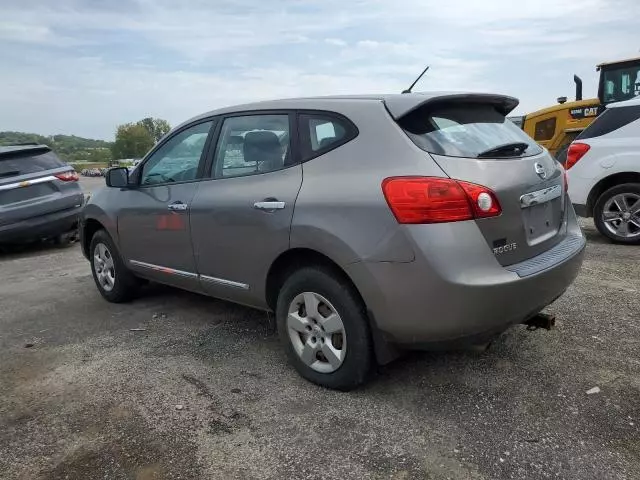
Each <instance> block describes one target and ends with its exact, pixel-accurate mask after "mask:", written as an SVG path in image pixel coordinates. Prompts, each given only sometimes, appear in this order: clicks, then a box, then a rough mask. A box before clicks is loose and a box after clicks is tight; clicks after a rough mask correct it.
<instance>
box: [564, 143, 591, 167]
mask: <svg viewBox="0 0 640 480" xmlns="http://www.w3.org/2000/svg"><path fill="white" fill-rule="evenodd" d="M590 148H591V147H590V146H589V145H587V144H586V143H576V142H574V143H572V144H571V145H569V150H567V163H566V165H565V168H566V169H567V170H569V169H570V168H571V167H573V166H574V165H575V164H576V163H578V160H580V159H581V158H582V157H584V154H585V153H587V152H588V151H589V149H590Z"/></svg>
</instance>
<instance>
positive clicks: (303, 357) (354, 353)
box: [276, 267, 373, 391]
mask: <svg viewBox="0 0 640 480" xmlns="http://www.w3.org/2000/svg"><path fill="white" fill-rule="evenodd" d="M335 315H337V317H336V316H335ZM276 321H277V326H278V334H279V337H280V340H281V342H282V345H283V346H284V348H285V351H286V353H287V357H288V358H289V361H290V363H291V364H292V365H293V367H294V368H295V369H296V370H297V371H298V373H299V374H300V375H301V376H302V377H304V378H306V379H307V380H309V381H311V382H313V383H316V384H318V385H321V386H323V387H327V388H331V389H336V390H343V391H347V390H351V389H353V388H355V387H357V386H359V385H361V384H362V383H364V382H365V381H366V380H367V378H368V376H369V374H370V372H371V370H372V365H373V348H372V341H371V334H370V331H369V323H368V319H367V313H366V308H365V306H364V304H363V302H362V300H361V299H360V296H359V295H358V293H357V292H356V291H355V289H354V287H353V286H352V285H351V284H350V283H349V282H348V281H347V280H345V279H344V278H342V277H341V275H339V274H337V273H336V272H333V271H332V270H331V269H327V268H320V267H304V268H301V269H299V270H297V271H295V272H293V273H292V274H291V275H290V276H289V278H288V279H287V280H286V281H285V282H284V284H283V286H282V288H281V289H280V292H279V295H278V303H277V307H276ZM303 325H304V327H303ZM325 327H326V330H325ZM301 347H302V350H301ZM312 350H313V352H312V353H311V355H309V354H308V352H310V351H312ZM325 352H326V354H327V355H325Z"/></svg>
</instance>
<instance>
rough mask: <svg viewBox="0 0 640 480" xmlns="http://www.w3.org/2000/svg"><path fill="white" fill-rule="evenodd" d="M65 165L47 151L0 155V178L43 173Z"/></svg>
mask: <svg viewBox="0 0 640 480" xmlns="http://www.w3.org/2000/svg"><path fill="white" fill-rule="evenodd" d="M65 165H66V164H65V163H64V162H63V161H62V160H60V159H59V158H58V157H57V156H56V154H55V153H53V152H52V151H50V150H49V151H47V150H39V151H37V150H36V151H33V150H31V151H23V152H15V153H10V154H5V155H0V178H7V177H14V176H18V175H24V174H27V173H37V172H44V171H46V170H52V169H54V168H60V167H64V166H65Z"/></svg>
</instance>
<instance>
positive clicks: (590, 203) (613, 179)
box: [587, 172, 640, 217]
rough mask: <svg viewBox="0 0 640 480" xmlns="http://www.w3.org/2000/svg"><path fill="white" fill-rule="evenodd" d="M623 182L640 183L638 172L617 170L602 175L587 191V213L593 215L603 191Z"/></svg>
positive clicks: (639, 173)
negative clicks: (616, 171)
mask: <svg viewBox="0 0 640 480" xmlns="http://www.w3.org/2000/svg"><path fill="white" fill-rule="evenodd" d="M623 183H640V172H619V173H614V174H612V175H609V176H607V177H604V178H603V179H601V180H600V181H598V183H596V184H595V185H594V186H593V188H591V190H590V191H589V195H588V196H587V215H588V216H590V217H592V216H593V209H594V207H595V205H596V202H597V201H598V198H600V195H602V194H603V193H604V192H606V191H607V190H609V189H610V188H611V187H615V186H616V185H622V184H623Z"/></svg>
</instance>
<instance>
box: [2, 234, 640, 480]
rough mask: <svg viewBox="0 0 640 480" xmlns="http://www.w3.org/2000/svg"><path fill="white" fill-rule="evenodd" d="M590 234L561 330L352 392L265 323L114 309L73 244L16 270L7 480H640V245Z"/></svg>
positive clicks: (413, 357) (198, 312)
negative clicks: (300, 371) (320, 380)
mask: <svg viewBox="0 0 640 480" xmlns="http://www.w3.org/2000/svg"><path fill="white" fill-rule="evenodd" d="M587 225H589V224H587ZM586 233H587V235H588V238H589V244H588V246H587V256H586V261H585V264H584V268H583V270H582V273H581V274H580V276H579V278H578V279H577V281H576V282H575V284H574V285H573V286H572V287H571V288H570V290H569V291H568V292H567V293H566V294H565V295H564V296H563V297H562V298H561V299H560V300H558V301H557V302H556V303H555V304H554V305H552V306H551V307H549V309H548V311H549V312H552V313H555V314H557V316H558V326H557V328H556V329H555V330H552V331H551V332H546V331H536V332H527V331H526V330H525V328H524V327H522V326H519V327H515V328H513V329H511V330H510V331H508V332H507V333H506V334H504V335H503V336H502V337H500V338H499V339H498V340H497V341H496V342H495V343H494V344H493V345H492V347H491V348H490V349H489V350H488V351H486V352H481V353H480V352H472V351H469V352H441V353H412V354H409V355H407V356H406V357H404V358H402V359H399V360H398V361H396V362H394V363H392V364H391V365H388V366H386V367H383V368H381V369H380V370H379V373H378V375H377V377H376V378H375V379H374V380H373V381H372V382H371V383H370V384H368V385H367V386H366V387H364V388H362V389H360V390H358V391H355V392H351V393H339V392H333V391H328V390H324V389H322V388H319V387H317V386H314V385H312V384H310V383H307V382H306V381H304V380H302V379H301V378H300V377H298V376H297V375H296V374H295V373H294V371H293V370H292V369H291V368H290V367H289V366H288V365H287V364H286V361H285V358H284V354H283V353H282V352H281V350H280V348H279V346H278V341H277V338H276V336H275V334H274V332H273V331H272V328H271V326H270V319H269V318H268V316H267V315H266V314H264V313H261V312H256V311H252V310H248V309H245V308H242V307H237V306H233V305H230V304H228V303H224V302H221V301H216V300H212V299H208V298H205V297H199V296H197V295H193V294H189V293H184V292H180V291H176V290H173V289H169V288H164V287H158V286H153V287H149V289H148V291H147V292H146V294H145V295H144V296H143V297H142V298H141V299H139V300H137V301H136V302H134V303H132V304H128V305H110V304H108V303H106V302H105V301H103V300H102V299H101V297H100V296H99V294H98V293H97V291H96V289H95V287H94V285H93V283H92V279H91V276H90V269H89V264H88V263H87V262H86V261H85V260H84V258H83V257H82V255H81V253H80V249H79V247H78V246H77V245H76V246H72V247H69V248H66V249H51V248H46V247H43V248H41V249H38V248H32V249H30V250H28V251H23V252H14V253H9V254H6V253H5V254H4V255H3V256H1V257H0V478H2V479H32V478H46V479H94V478H95V479H98V478H100V479H121V478H122V479H138V480H148V479H166V478H182V479H196V478H197V479H199V478H213V479H217V478H220V479H231V478H273V479H276V478H277V479H281V478H394V479H409V478H425V479H447V478H450V479H501V478H515V479H543V478H554V479H555V478H567V479H581V480H584V479H598V480H600V479H633V478H636V479H637V478H640V397H639V394H640V359H639V356H638V352H639V351H640V350H639V347H640V295H639V290H640V281H639V279H640V261H639V260H640V248H638V247H624V246H617V245H611V244H609V243H607V242H606V241H605V240H603V239H602V238H601V237H599V236H598V235H597V233H595V231H594V230H593V229H592V228H591V227H587V229H586ZM131 329H144V330H143V331H132V330H131ZM593 387H598V388H599V389H600V391H599V393H593V394H587V393H586V392H587V391H588V390H590V389H592V388H593Z"/></svg>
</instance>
